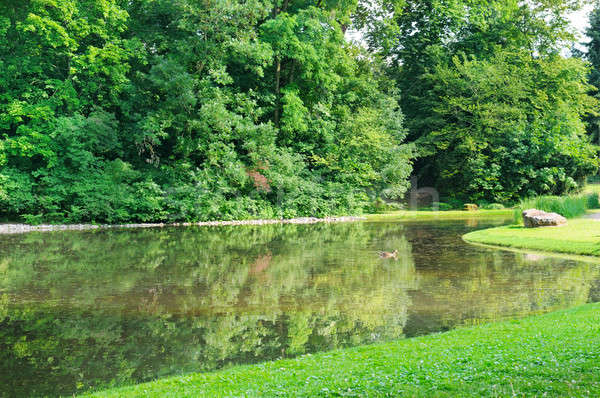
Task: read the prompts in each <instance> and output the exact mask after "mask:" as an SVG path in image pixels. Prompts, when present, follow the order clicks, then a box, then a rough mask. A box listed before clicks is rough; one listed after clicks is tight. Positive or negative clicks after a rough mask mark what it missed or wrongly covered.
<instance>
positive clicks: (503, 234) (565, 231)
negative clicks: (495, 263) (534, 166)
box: [463, 218, 600, 256]
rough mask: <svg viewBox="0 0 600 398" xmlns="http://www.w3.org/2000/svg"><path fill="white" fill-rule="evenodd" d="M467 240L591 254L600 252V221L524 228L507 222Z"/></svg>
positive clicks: (578, 221)
mask: <svg viewBox="0 0 600 398" xmlns="http://www.w3.org/2000/svg"><path fill="white" fill-rule="evenodd" d="M463 238H464V240H466V241H467V242H473V243H483V244H487V245H497V246H508V247H515V248H519V249H530V250H541V251H548V252H559V253H569V254H581V255H589V256H599V255H600V221H597V220H592V219H585V218H580V219H571V220H568V223H567V225H563V226H560V227H543V228H525V227H523V226H518V225H508V226H504V227H498V228H490V229H484V230H481V231H475V232H471V233H468V234H466V235H464V236H463Z"/></svg>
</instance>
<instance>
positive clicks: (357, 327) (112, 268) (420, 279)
mask: <svg viewBox="0 0 600 398" xmlns="http://www.w3.org/2000/svg"><path fill="white" fill-rule="evenodd" d="M502 222H503V220H501V219H495V220H466V221H465V220H463V221H437V220H432V221H426V222H398V221H386V222H357V223H347V224H319V225H265V226H238V227H218V228H216V227H215V228H211V227H197V228H195V227H187V228H164V229H139V230H96V231H84V232H57V233H30V234H25V235H19V236H2V237H0V357H1V358H0V396H3V397H26V396H58V395H72V394H76V393H81V392H85V391H89V390H90V389H97V388H105V387H111V386H118V385H123V384H131V383H136V382H143V381H148V380H152V379H156V378H159V377H164V376H170V375H177V374H183V373H188V372H197V371H210V370H214V369H219V368H222V367H225V366H229V365H232V364H242V363H253V362H260V361H265V360H270V359H276V358H285V357H293V356H297V355H301V354H304V353H311V352H318V351H326V350H332V349H335V348H341V347H350V346H355V345H360V344H369V343H373V342H378V341H387V340H392V339H397V338H403V337H411V336H416V335H421V334H426V333H432V332H438V331H444V330H449V329H452V328H454V327H456V326H461V325H473V324H479V323H485V322H490V321H495V320H500V319H508V318H514V317H521V316H525V315H527V314H532V313H541V312H547V311H551V310H555V309H560V308H568V307H572V306H576V305H579V304H583V303H586V302H589V301H597V300H599V299H600V265H599V264H598V263H594V262H583V261H574V260H569V259H564V258H557V257H552V256H542V255H539V254H526V253H515V252H510V251H504V250H496V249H489V248H483V247H478V246H472V245H469V244H466V243H464V242H463V241H462V240H461V238H460V237H461V235H462V234H464V233H466V232H468V231H472V230H474V229H480V228H485V227H489V226H492V225H497V224H501V223H502ZM394 249H397V250H398V251H399V255H398V258H397V260H394V259H380V258H379V256H378V255H377V251H378V250H385V251H392V250H394Z"/></svg>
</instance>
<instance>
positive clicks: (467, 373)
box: [93, 304, 600, 397]
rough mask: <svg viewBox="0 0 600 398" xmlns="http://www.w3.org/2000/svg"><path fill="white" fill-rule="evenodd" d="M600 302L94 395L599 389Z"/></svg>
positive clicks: (566, 392)
mask: <svg viewBox="0 0 600 398" xmlns="http://www.w3.org/2000/svg"><path fill="white" fill-rule="evenodd" d="M599 374H600V305H599V304H587V305H584V306H581V307H578V308H573V309H569V310H563V311H558V312H554V313H550V314H545V315H541V316H535V317H530V318H526V319H523V320H517V321H508V322H499V323H492V324H488V325H483V326H478V327H472V328H464V329H456V330H453V331H450V332H447V333H443V334H435V335H429V336H423V337H418V338H412V339H406V340H399V341H395V342H392V343H386V344H377V345H372V346H362V347H357V348H351V349H346V350H338V351H333V352H326V353H321V354H316V355H306V356H302V357H299V358H296V359H291V360H279V361H274V362H267V363H264V364H259V365H250V366H238V367H234V368H230V369H227V370H224V371H219V372H213V373H204V374H191V375H186V376H179V377H172V378H168V379H161V380H158V381H155V382H151V383H146V384H140V385H136V386H131V387H125V388H121V389H113V390H108V391H104V392H98V393H96V394H94V395H93V396H95V397H138V396H144V397H184V396H186V397H192V396H193V397H196V396H206V397H208V396H210V397H224V396H245V397H255V396H261V397H264V396H267V397H272V396H303V397H308V396H318V397H333V396H335V397H339V396H377V397H380V396H399V395H405V396H423V397H425V396H427V397H431V396H542V395H544V394H547V396H595V395H598V394H600V378H599V377H598V375H599Z"/></svg>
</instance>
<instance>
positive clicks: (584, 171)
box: [0, 0, 598, 223]
mask: <svg viewBox="0 0 600 398" xmlns="http://www.w3.org/2000/svg"><path fill="white" fill-rule="evenodd" d="M578 6H579V4H578V2H577V1H563V0H536V1H530V2H516V1H513V0H494V1H488V0H428V1H421V0H419V1H416V0H376V1H357V0H327V1H326V0H319V1H308V0H276V1H258V0H202V1H192V0H181V1H168V0H136V1H121V0H65V1H60V2H57V1H54V0H28V1H17V0H8V1H4V2H2V4H0V87H2V90H1V91H0V212H1V213H2V215H3V217H4V218H6V219H15V218H21V219H23V220H25V221H28V222H39V221H55V222H80V221H93V222H110V223H117V222H125V221H193V220H211V219H241V218H259V217H263V218H267V217H269V218H270V217H294V216H323V215H330V214H353V213H361V212H364V211H371V210H373V209H374V206H375V205H376V204H377V203H381V200H382V199H383V200H386V201H392V200H401V199H402V198H403V196H404V194H405V192H406V191H407V189H408V187H409V185H410V184H409V183H408V181H409V177H410V176H411V174H414V175H417V176H418V177H419V179H420V184H421V185H423V184H427V185H430V186H433V187H435V188H437V189H438V190H440V191H441V192H442V194H443V196H444V197H447V198H456V199H460V200H483V201H505V202H510V201H515V200H518V199H519V198H521V197H524V196H529V195H535V194H542V193H555V194H560V193H563V192H565V191H567V190H571V189H574V188H576V187H577V185H578V184H579V183H581V181H583V179H584V178H585V177H586V176H588V175H591V174H594V173H595V171H596V168H597V166H598V165H597V160H596V148H595V147H593V146H592V145H591V144H590V142H589V141H590V140H589V138H588V136H587V135H586V134H585V129H586V125H585V123H587V122H589V115H592V114H594V113H595V112H596V111H597V101H596V100H595V99H594V98H593V96H590V95H589V94H590V93H591V91H590V90H591V86H590V85H589V84H588V77H589V78H590V79H591V80H590V81H591V82H592V83H594V82H595V80H594V75H593V73H592V74H591V75H589V70H588V69H586V68H587V66H586V64H585V63H584V62H583V61H580V60H577V59H573V58H566V57H565V56H564V55H562V52H561V51H562V49H563V48H565V46H568V45H569V43H573V40H574V36H573V35H572V32H571V31H570V28H569V24H568V21H567V19H566V14H567V12H568V11H570V10H574V9H576V8H577V7H578ZM349 29H355V30H356V29H359V30H361V32H362V37H363V43H358V44H356V43H355V44H352V43H351V42H350V41H349V40H347V39H346V37H345V33H346V32H347V31H348V30H349ZM592 29H594V28H592ZM592 36H593V35H592ZM591 56H592V55H590V57H591ZM590 60H591V61H592V63H594V61H593V59H592V58H590ZM594 84H595V83H594ZM413 163H414V166H415V167H414V170H413Z"/></svg>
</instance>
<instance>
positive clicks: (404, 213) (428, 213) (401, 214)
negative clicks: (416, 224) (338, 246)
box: [366, 209, 513, 221]
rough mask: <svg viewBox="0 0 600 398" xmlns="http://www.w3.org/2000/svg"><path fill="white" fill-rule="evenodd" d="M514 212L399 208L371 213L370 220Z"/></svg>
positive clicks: (507, 213) (507, 212) (508, 212)
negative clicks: (397, 209)
mask: <svg viewBox="0 0 600 398" xmlns="http://www.w3.org/2000/svg"><path fill="white" fill-rule="evenodd" d="M512 214H513V210H512V209H500V210H477V211H464V210H447V211H432V210H399V211H392V212H389V213H381V214H369V215H367V216H366V217H367V220H369V221H391V220H395V219H398V220H403V221H404V220H432V219H448V220H463V219H464V220H467V219H471V218H482V217H486V218H489V217H504V218H510V217H511V215H512Z"/></svg>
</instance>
